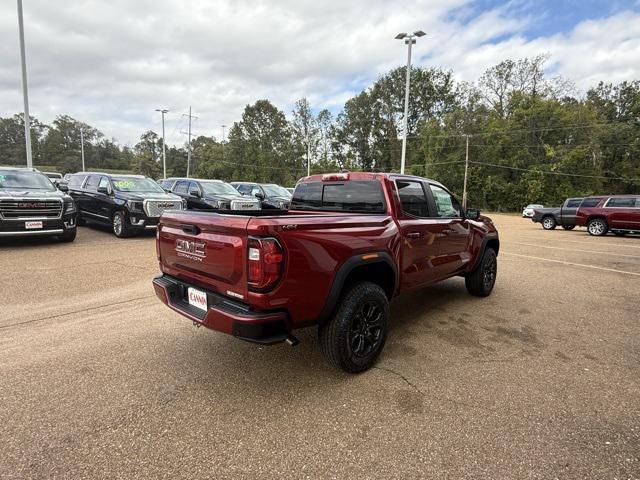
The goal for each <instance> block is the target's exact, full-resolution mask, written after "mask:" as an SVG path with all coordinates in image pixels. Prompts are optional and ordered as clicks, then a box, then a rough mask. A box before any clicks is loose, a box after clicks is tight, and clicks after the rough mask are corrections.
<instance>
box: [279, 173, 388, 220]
mask: <svg viewBox="0 0 640 480" xmlns="http://www.w3.org/2000/svg"><path fill="white" fill-rule="evenodd" d="M290 208H291V210H314V211H327V212H360V213H384V212H385V211H386V208H387V206H386V202H385V200H384V194H383V192H382V185H381V184H380V182H378V181H377V180H349V181H345V182H331V183H328V182H306V183H301V184H299V185H298V186H297V187H296V189H295V192H294V194H293V198H292V199H291V206H290Z"/></svg>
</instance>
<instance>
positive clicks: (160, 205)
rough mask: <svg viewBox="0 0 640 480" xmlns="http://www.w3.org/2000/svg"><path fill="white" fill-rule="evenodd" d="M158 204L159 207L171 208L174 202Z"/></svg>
mask: <svg viewBox="0 0 640 480" xmlns="http://www.w3.org/2000/svg"><path fill="white" fill-rule="evenodd" d="M157 206H158V207H159V208H171V207H173V203H158V204H157Z"/></svg>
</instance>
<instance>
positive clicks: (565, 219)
mask: <svg viewBox="0 0 640 480" xmlns="http://www.w3.org/2000/svg"><path fill="white" fill-rule="evenodd" d="M582 200H583V199H582V198H569V199H567V201H566V202H565V204H564V205H563V206H562V208H561V209H560V221H561V222H562V225H565V226H567V227H569V226H571V225H575V224H576V213H577V212H578V208H579V207H580V204H581V203H582Z"/></svg>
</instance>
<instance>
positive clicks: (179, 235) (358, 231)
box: [153, 173, 500, 372]
mask: <svg viewBox="0 0 640 480" xmlns="http://www.w3.org/2000/svg"><path fill="white" fill-rule="evenodd" d="M156 245H157V256H158V260H159V262H160V270H161V271H162V275H160V276H158V277H156V278H155V279H154V280H153V284H154V288H155V291H156V294H157V296H158V297H159V298H160V300H162V301H163V302H164V303H165V304H167V305H168V306H169V307H170V308H172V309H173V310H175V311H176V312H178V313H181V314H182V315H184V316H186V317H187V318H189V319H191V320H192V321H193V322H194V323H195V324H197V325H198V326H200V325H204V326H205V327H208V328H211V329H213V330H218V331H220V332H224V333H227V334H231V335H234V336H236V337H238V338H240V339H243V340H248V341H252V342H257V343H262V344H273V343H277V342H281V341H287V342H288V343H290V344H292V345H294V344H296V343H297V342H298V341H297V339H296V338H295V337H294V336H293V334H292V331H293V330H295V329H297V328H302V327H307V326H311V325H315V324H317V325H319V337H320V344H321V349H322V351H323V353H324V354H325V356H326V357H327V358H328V360H329V361H330V362H331V363H332V364H334V365H335V366H337V367H340V368H342V369H344V370H346V371H348V372H359V371H363V370H366V369H367V368H369V367H370V366H371V365H373V363H374V362H375V361H376V359H377V357H378V355H379V354H380V351H381V350H382V348H383V346H384V343H385V339H386V336H387V330H388V328H389V316H390V314H389V300H391V298H393V297H394V296H396V295H398V294H401V293H404V292H406V291H408V290H410V289H414V288H418V287H424V286H427V285H431V284H433V283H435V282H439V281H441V280H445V279H447V278H450V277H453V276H463V277H464V278H465V281H466V282H465V283H466V287H467V290H468V291H469V292H470V293H471V294H473V295H477V296H487V295H489V294H490V293H491V290H492V289H493V286H494V283H495V280H496V273H497V254H498V250H499V247H500V243H499V239H498V232H497V231H496V228H495V227H494V225H493V223H492V222H491V220H490V219H489V218H486V217H483V216H480V212H479V211H477V210H473V211H472V210H467V211H466V212H465V211H463V209H462V208H461V207H460V204H459V203H458V201H457V200H456V199H455V197H454V196H453V195H452V194H451V193H449V191H448V190H447V189H446V188H445V187H444V186H443V185H441V184H440V183H438V182H435V181H433V180H428V179H425V178H420V177H414V176H407V175H397V174H386V173H338V174H328V175H312V176H310V177H306V178H303V179H301V180H300V181H299V182H298V184H297V186H296V189H295V192H294V194H293V198H292V200H291V204H290V209H289V210H288V211H285V210H280V211H274V210H261V211H256V212H246V211H238V212H228V213H226V212H225V213H224V214H220V213H209V212H195V211H181V212H178V211H174V212H169V211H168V212H165V213H164V214H163V215H162V217H161V218H160V223H159V225H158V230H157V242H156Z"/></svg>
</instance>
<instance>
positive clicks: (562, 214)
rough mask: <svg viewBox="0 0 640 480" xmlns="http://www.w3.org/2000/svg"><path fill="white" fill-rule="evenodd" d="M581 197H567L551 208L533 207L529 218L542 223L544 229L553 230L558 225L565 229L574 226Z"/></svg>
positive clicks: (571, 228) (570, 228)
mask: <svg viewBox="0 0 640 480" xmlns="http://www.w3.org/2000/svg"><path fill="white" fill-rule="evenodd" d="M582 200H583V199H582V198H567V199H566V200H565V201H564V203H563V204H562V206H560V207H553V208H535V209H534V210H533V216H532V217H531V220H532V221H533V222H534V223H540V224H542V228H544V229H545V230H553V229H555V228H556V227H557V226H558V225H560V226H562V228H564V229H565V230H573V229H574V228H576V212H577V211H578V207H580V204H581V203H582Z"/></svg>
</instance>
